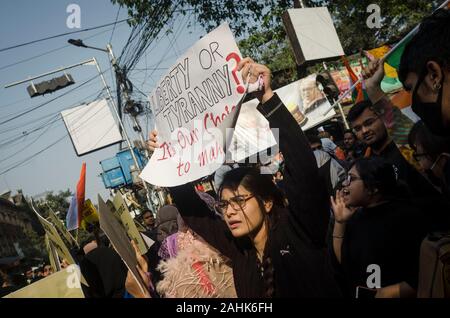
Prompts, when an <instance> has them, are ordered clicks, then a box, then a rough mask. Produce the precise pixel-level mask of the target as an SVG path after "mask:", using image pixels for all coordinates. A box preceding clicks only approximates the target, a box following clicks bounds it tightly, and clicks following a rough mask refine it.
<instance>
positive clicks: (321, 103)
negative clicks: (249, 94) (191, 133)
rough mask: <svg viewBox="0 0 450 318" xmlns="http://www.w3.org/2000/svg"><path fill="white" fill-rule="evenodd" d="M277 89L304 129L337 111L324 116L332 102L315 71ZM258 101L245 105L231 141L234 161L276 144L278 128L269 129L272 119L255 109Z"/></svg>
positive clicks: (311, 126) (319, 122)
mask: <svg viewBox="0 0 450 318" xmlns="http://www.w3.org/2000/svg"><path fill="white" fill-rule="evenodd" d="M275 92H276V93H277V95H278V96H279V97H280V99H281V100H282V102H283V104H284V105H285V106H286V107H287V109H288V110H289V112H290V113H291V114H292V116H294V118H295V120H296V121H297V122H298V124H299V125H300V126H301V128H302V129H303V131H306V130H308V129H310V128H313V127H314V126H317V125H319V124H321V123H323V122H324V121H326V120H328V119H330V118H332V117H333V116H334V115H335V114H336V112H335V111H334V109H332V110H330V111H329V112H328V113H327V114H326V115H325V116H324V115H323V113H324V111H325V110H327V109H329V108H330V107H331V105H330V103H329V101H328V100H327V99H326V97H325V95H324V94H323V93H322V92H321V91H320V90H319V88H318V87H317V85H316V74H311V75H309V76H307V77H305V78H302V79H300V80H298V81H295V82H293V83H291V84H288V85H286V86H283V87H280V88H279V89H277V90H275ZM258 103H259V102H258V100H257V99H252V100H250V101H248V102H246V103H244V104H243V105H242V109H241V113H240V116H239V118H238V121H237V124H236V129H235V130H234V136H233V139H232V142H231V145H232V146H231V149H230V151H231V156H232V159H233V160H234V161H241V160H243V159H245V158H248V157H250V156H252V155H254V154H256V153H260V152H261V151H263V150H265V149H267V148H270V147H273V146H274V145H275V144H276V138H275V137H278V136H274V135H273V133H276V131H271V130H270V126H269V122H268V121H267V119H266V118H265V117H264V116H263V115H261V113H260V112H259V111H258V110H257V109H256V107H257V106H258Z"/></svg>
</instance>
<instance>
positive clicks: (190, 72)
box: [141, 23, 246, 186]
mask: <svg viewBox="0 0 450 318" xmlns="http://www.w3.org/2000/svg"><path fill="white" fill-rule="evenodd" d="M240 60H241V56H240V53H239V49H238V47H237V45H236V42H235V40H234V37H233V34H232V33H231V30H230V28H229V27H228V24H226V23H225V24H222V25H221V26H219V27H218V28H217V29H215V30H214V31H212V32H211V33H209V34H207V35H206V36H204V37H203V38H202V39H201V40H199V41H198V42H197V43H196V44H195V45H194V46H193V47H191V48H190V49H189V50H188V51H187V52H186V53H185V54H184V56H182V57H181V58H180V59H178V61H177V62H176V63H175V65H174V66H173V67H172V68H171V69H170V70H169V71H168V72H167V74H166V75H165V76H164V77H163V78H162V79H161V80H160V82H159V83H158V85H157V86H156V89H155V90H154V91H153V93H152V94H151V95H150V103H151V105H152V107H153V109H154V111H155V123H156V129H157V130H158V142H159V143H160V145H161V147H160V148H159V149H156V150H155V152H154V154H153V156H152V157H151V159H150V161H149V163H148V164H147V166H146V167H145V168H144V170H143V172H142V174H141V178H142V179H144V180H145V181H147V182H149V183H151V184H154V185H157V186H176V185H181V184H185V183H187V182H190V181H193V180H196V179H199V178H201V177H204V176H206V175H209V174H211V173H213V172H214V171H215V170H217V168H219V167H220V166H221V165H222V163H223V161H224V160H225V152H224V145H225V143H226V142H225V138H226V136H225V135H224V131H225V129H226V128H228V127H231V126H232V125H233V124H235V121H234V120H231V119H232V117H234V114H235V112H236V106H237V105H238V104H239V102H240V101H241V99H242V97H243V96H244V95H245V91H246V88H245V86H244V83H243V82H242V78H241V75H240V74H239V72H237V63H239V61H240Z"/></svg>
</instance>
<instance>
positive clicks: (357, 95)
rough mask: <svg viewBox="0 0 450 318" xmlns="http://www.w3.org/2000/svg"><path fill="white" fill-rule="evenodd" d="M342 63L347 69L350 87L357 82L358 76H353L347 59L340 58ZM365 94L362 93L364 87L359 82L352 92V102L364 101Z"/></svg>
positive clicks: (353, 73)
mask: <svg viewBox="0 0 450 318" xmlns="http://www.w3.org/2000/svg"><path fill="white" fill-rule="evenodd" d="M342 62H343V63H344V65H345V68H346V69H347V72H348V76H349V78H350V87H352V86H353V84H355V83H356V82H357V81H358V76H357V75H356V74H355V72H354V71H353V69H352V68H351V66H350V63H349V62H348V60H347V58H346V57H345V56H342ZM366 95H367V94H366V93H365V92H364V86H363V82H360V83H359V84H358V85H356V88H355V90H354V91H353V92H352V99H353V102H354V103H355V104H356V103H359V102H362V101H363V100H365V99H366Z"/></svg>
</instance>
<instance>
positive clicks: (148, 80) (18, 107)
mask: <svg viewBox="0 0 450 318" xmlns="http://www.w3.org/2000/svg"><path fill="white" fill-rule="evenodd" d="M70 4H77V5H78V6H79V7H80V14H81V15H80V17H81V20H80V21H81V28H80V29H76V28H69V27H68V25H67V23H66V22H67V18H68V17H69V15H70V14H71V13H70V12H69V13H68V12H67V11H66V10H67V7H68V6H69V5H70ZM116 17H117V20H122V19H125V18H127V17H128V16H127V11H126V9H125V8H119V6H117V5H113V4H112V3H111V1H110V0H95V1H92V0H91V1H88V0H78V1H76V0H72V1H62V0H58V1H54V0H40V1H38V2H37V1H31V0H28V1H26V0H3V1H1V2H0V122H3V121H5V120H8V119H11V118H12V117H14V116H15V115H17V114H20V113H22V112H23V111H26V110H29V109H31V108H33V107H36V106H39V105H40V104H42V103H44V102H48V101H50V100H52V99H53V98H55V97H57V96H59V95H61V94H63V93H65V92H68V91H70V90H71V89H72V88H74V87H75V86H76V85H79V84H81V83H82V82H84V81H86V80H88V79H90V78H91V77H94V76H95V75H98V73H97V71H96V69H95V67H94V66H88V65H86V66H80V67H76V68H73V69H71V70H68V71H67V72H68V73H70V74H71V75H72V76H73V78H74V80H75V85H72V86H69V87H67V88H64V89H62V90H59V91H57V92H54V93H52V94H47V95H45V96H38V97H34V98H30V97H29V95H28V92H27V90H26V88H27V86H28V85H29V83H28V82H27V83H23V84H20V85H17V86H14V87H11V88H4V87H5V85H7V84H10V83H12V82H16V81H19V80H23V79H26V78H29V77H32V76H36V75H39V74H42V73H46V72H49V71H52V70H55V69H58V68H61V67H65V66H69V65H72V64H76V63H79V62H82V61H85V60H88V59H90V58H92V57H95V58H96V59H97V60H98V62H99V64H100V67H101V68H102V70H103V71H105V76H106V81H107V83H108V85H109V86H110V87H111V89H112V90H113V91H114V90H115V85H114V83H115V81H114V80H113V73H112V71H111V70H108V69H109V68H110V62H109V59H108V56H107V54H106V53H104V52H101V51H96V50H92V49H87V48H79V47H75V46H72V45H69V44H68V43H67V40H68V39H70V38H73V39H83V41H84V43H85V44H87V45H90V46H96V47H101V48H105V47H106V45H107V43H108V42H110V43H111V44H112V47H113V51H114V53H115V55H116V56H117V57H119V56H120V53H121V51H122V48H123V46H124V44H125V43H126V41H127V39H128V36H129V34H130V31H131V28H130V27H129V26H128V25H127V24H126V23H120V24H117V25H116V27H115V28H114V32H113V26H109V27H105V28H99V29H95V30H92V31H87V32H81V33H77V34H72V35H67V36H63V37H58V38H54V39H51V40H47V41H42V42H38V43H34V44H30V45H26V46H22V47H19V48H14V49H11V50H6V51H1V49H3V48H7V47H10V46H14V45H18V44H21V43H26V42H30V41H33V40H37V39H41V38H45V37H49V36H53V35H58V34H62V33H66V32H72V31H77V30H83V29H86V28H91V27H96V26H100V25H103V24H108V23H113V22H114V21H116ZM189 20H190V21H191V22H192V20H193V19H192V17H183V16H179V17H177V18H176V19H174V22H173V24H172V25H170V26H168V27H167V29H172V31H173V32H172V33H171V34H169V35H165V34H163V35H162V36H161V37H160V38H159V39H158V40H157V41H154V42H153V43H152V45H151V46H150V47H149V49H147V51H146V53H145V55H144V56H143V57H142V58H141V60H140V61H139V63H138V64H137V66H136V67H135V70H134V71H133V72H131V74H130V76H129V78H130V80H131V81H132V83H133V85H134V86H135V87H137V88H138V89H139V90H140V91H142V92H144V93H145V94H150V92H151V91H152V89H153V87H154V85H155V84H156V82H157V81H158V80H159V79H160V77H161V76H163V75H164V73H165V71H166V69H167V68H169V67H170V66H171V65H172V64H173V63H175V61H176V59H177V58H178V57H179V56H180V55H182V54H183V53H184V52H185V51H186V50H187V49H188V48H189V47H190V46H192V45H193V44H194V43H195V42H196V41H197V40H198V39H199V38H200V37H201V36H203V35H204V34H205V33H206V32H205V31H204V29H203V28H202V27H201V26H198V25H196V24H195V23H192V24H193V26H192V27H190V28H187V23H188V21H189ZM15 63H18V64H16V65H11V64H15ZM156 66H157V68H158V69H155V67H156ZM60 75H63V73H57V74H53V75H50V76H47V77H44V78H41V79H37V80H35V82H34V83H39V82H40V81H43V80H49V79H51V78H53V77H56V76H60ZM102 88H103V86H102V83H101V80H100V77H97V78H96V79H94V80H92V81H91V82H89V83H88V84H86V85H84V86H82V87H80V88H79V89H76V90H74V91H73V92H71V93H69V94H67V95H65V96H63V97H61V98H59V99H57V100H55V101H52V102H49V103H48V104H46V105H44V106H42V107H39V108H37V109H36V110H33V111H30V112H29V113H28V114H27V115H25V116H22V117H19V118H17V119H13V120H10V121H9V122H7V123H3V124H0V193H2V192H4V191H6V190H11V191H12V192H13V193H15V192H16V191H17V190H18V189H22V190H23V192H24V194H25V195H27V196H36V195H39V194H41V193H44V192H46V191H54V192H59V191H61V190H66V189H70V190H71V191H72V192H74V190H75V188H76V184H77V182H78V179H79V175H80V170H81V166H82V163H83V162H86V166H87V174H86V198H91V199H92V200H93V201H94V202H96V201H97V194H98V193H99V194H101V195H102V196H103V197H104V198H106V197H108V196H109V191H108V190H106V189H105V187H104V185H103V182H102V180H101V178H100V176H99V175H100V173H101V171H102V170H101V166H100V164H99V162H100V161H101V160H104V159H107V158H110V157H113V156H114V155H115V154H116V153H117V152H118V151H119V146H118V145H114V146H111V147H108V148H106V149H103V150H99V151H96V152H94V153H91V154H88V155H85V156H82V157H78V156H77V155H76V153H75V150H74V148H73V145H72V143H71V141H70V138H69V137H68V135H67V130H66V128H65V125H64V123H63V121H62V119H61V117H60V116H59V115H58V114H59V112H60V111H61V110H64V109H67V108H71V107H75V106H78V105H81V104H82V103H83V102H91V101H94V100H95V98H96V97H97V96H98V94H99V93H100V91H101V89H102ZM104 96H105V94H103V95H102V97H104ZM113 96H115V93H113ZM136 96H138V97H139V98H140V99H142V100H145V99H146V97H144V96H143V95H142V94H141V95H136ZM124 121H125V127H126V130H127V131H128V132H129V133H130V135H131V138H132V139H137V137H136V135H134V133H133V130H132V128H131V124H130V120H129V119H128V118H127V117H126V119H125V120H124ZM140 121H141V125H142V127H143V130H144V132H147V131H148V130H149V129H151V127H150V125H151V120H148V119H147V118H146V117H145V116H144V117H141V118H140ZM42 127H44V128H42ZM36 128H41V129H39V130H36ZM33 130H36V131H35V132H32V131H33ZM30 132H32V133H30ZM63 136H66V137H65V138H63ZM61 138H63V139H62V140H60V139H61ZM58 140H60V141H59V142H57V143H56V144H54V143H55V142H56V141H58ZM52 144H54V145H52ZM47 147H48V149H46V148H47ZM39 152H40V153H39ZM37 153H39V154H37ZM27 158H32V159H30V160H28V161H26V162H25V163H24V164H23V165H20V166H19V167H16V168H14V169H11V170H10V171H8V172H5V171H7V170H9V169H10V168H12V167H13V166H15V165H17V164H18V163H20V162H22V161H24V160H25V159H27Z"/></svg>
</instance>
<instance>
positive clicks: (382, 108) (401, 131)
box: [362, 59, 414, 144]
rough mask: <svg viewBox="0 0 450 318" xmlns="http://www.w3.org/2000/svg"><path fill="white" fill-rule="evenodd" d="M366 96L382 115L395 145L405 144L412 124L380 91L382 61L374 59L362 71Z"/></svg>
mask: <svg viewBox="0 0 450 318" xmlns="http://www.w3.org/2000/svg"><path fill="white" fill-rule="evenodd" d="M362 75H363V77H364V79H365V84H366V90H367V95H368V96H369V99H370V101H371V102H372V104H373V106H374V107H375V109H376V110H377V112H378V113H380V114H382V118H383V122H384V124H385V125H386V128H387V129H388V130H389V134H390V135H391V137H392V139H393V140H394V141H395V143H397V144H404V143H405V142H406V135H407V132H408V131H409V130H410V129H411V128H412V126H413V124H414V123H413V122H412V121H411V119H409V118H408V117H407V116H406V115H404V114H403V113H402V112H401V110H400V109H399V108H397V107H396V106H395V105H394V104H393V103H392V101H391V100H390V99H389V97H388V96H387V95H386V94H385V93H384V92H383V90H382V89H381V81H382V80H383V78H384V75H385V74H384V61H383V60H378V59H375V60H373V61H370V62H369V65H368V66H367V67H366V68H364V69H363V71H362Z"/></svg>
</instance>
